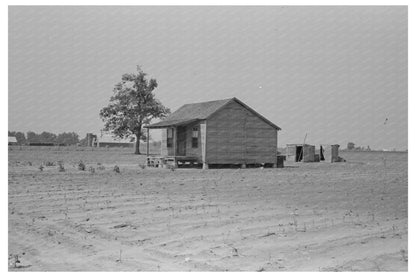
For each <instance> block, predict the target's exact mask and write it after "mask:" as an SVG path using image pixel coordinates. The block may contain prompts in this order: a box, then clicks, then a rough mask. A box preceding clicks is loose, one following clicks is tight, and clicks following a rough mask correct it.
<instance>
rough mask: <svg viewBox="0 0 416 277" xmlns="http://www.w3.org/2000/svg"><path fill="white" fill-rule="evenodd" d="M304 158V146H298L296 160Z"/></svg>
mask: <svg viewBox="0 0 416 277" xmlns="http://www.w3.org/2000/svg"><path fill="white" fill-rule="evenodd" d="M302 160H303V146H296V159H295V161H296V162H300V161H302Z"/></svg>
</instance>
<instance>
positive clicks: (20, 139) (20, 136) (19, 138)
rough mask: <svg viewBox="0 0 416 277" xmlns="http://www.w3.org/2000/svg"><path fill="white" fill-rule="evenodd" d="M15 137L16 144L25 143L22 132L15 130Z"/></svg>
mask: <svg viewBox="0 0 416 277" xmlns="http://www.w3.org/2000/svg"><path fill="white" fill-rule="evenodd" d="M15 137H16V140H17V144H26V137H25V134H24V133H22V132H16V134H15Z"/></svg>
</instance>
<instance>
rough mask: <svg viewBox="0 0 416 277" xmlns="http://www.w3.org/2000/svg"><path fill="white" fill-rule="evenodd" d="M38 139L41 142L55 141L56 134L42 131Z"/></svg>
mask: <svg viewBox="0 0 416 277" xmlns="http://www.w3.org/2000/svg"><path fill="white" fill-rule="evenodd" d="M39 140H40V142H42V143H56V135H55V134H53V133H49V132H42V133H41V134H40V135H39Z"/></svg>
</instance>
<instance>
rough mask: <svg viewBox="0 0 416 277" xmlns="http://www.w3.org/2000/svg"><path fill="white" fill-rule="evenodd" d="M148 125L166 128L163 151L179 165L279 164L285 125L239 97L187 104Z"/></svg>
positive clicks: (152, 127) (243, 165)
mask: <svg viewBox="0 0 416 277" xmlns="http://www.w3.org/2000/svg"><path fill="white" fill-rule="evenodd" d="M145 128H147V129H148V131H149V129H163V130H162V145H161V155H162V157H164V159H165V160H173V161H174V163H175V165H176V164H177V162H191V163H198V164H202V165H203V168H208V167H209V165H210V164H211V165H214V164H238V165H241V166H242V167H245V166H246V165H249V164H268V165H271V166H276V162H277V131H278V130H281V129H280V128H279V127H278V126H276V125H275V124H273V123H272V122H271V121H269V120H267V119H266V118H265V117H263V116H262V115H260V114H259V113H257V112H256V111H254V110H253V109H251V108H250V107H248V106H247V105H246V104H244V103H243V102H241V101H240V100H238V99H237V98H231V99H225V100H217V101H209V102H202V103H194V104H186V105H184V106H182V107H181V108H179V109H178V110H177V111H175V112H174V113H172V114H171V115H169V116H168V117H167V118H166V119H164V120H163V121H161V122H158V123H155V124H151V125H148V126H145ZM148 156H149V155H148ZM148 161H149V159H148Z"/></svg>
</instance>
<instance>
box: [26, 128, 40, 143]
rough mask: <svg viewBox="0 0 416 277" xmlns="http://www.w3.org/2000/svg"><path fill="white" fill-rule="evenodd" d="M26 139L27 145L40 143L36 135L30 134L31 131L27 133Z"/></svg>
mask: <svg viewBox="0 0 416 277" xmlns="http://www.w3.org/2000/svg"><path fill="white" fill-rule="evenodd" d="M26 138H27V142H29V143H39V142H40V138H39V135H38V134H36V133H35V132H32V131H29V132H27V134H26Z"/></svg>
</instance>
